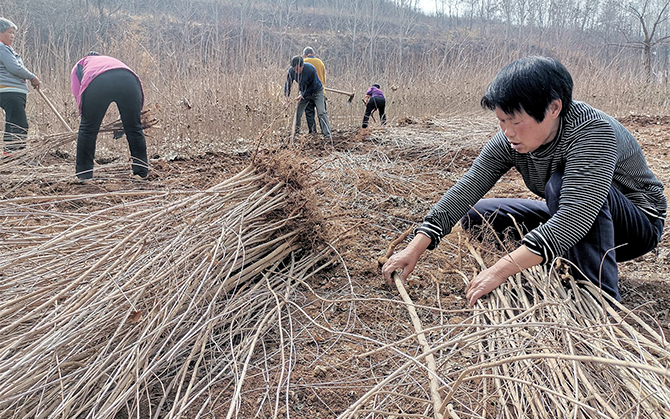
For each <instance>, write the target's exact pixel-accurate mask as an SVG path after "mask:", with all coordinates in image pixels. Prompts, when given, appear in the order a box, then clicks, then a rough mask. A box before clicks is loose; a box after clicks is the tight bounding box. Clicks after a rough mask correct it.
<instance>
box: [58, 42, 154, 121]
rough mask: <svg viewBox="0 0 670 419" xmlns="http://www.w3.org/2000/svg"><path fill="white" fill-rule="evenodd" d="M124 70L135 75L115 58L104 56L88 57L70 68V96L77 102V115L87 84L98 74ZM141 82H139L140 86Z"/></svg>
mask: <svg viewBox="0 0 670 419" xmlns="http://www.w3.org/2000/svg"><path fill="white" fill-rule="evenodd" d="M120 68H122V69H125V70H128V71H130V72H131V73H133V74H135V72H134V71H133V70H131V69H130V67H128V66H127V65H125V64H124V63H122V62H121V61H119V60H117V59H116V58H112V57H107V56H105V55H88V56H86V57H84V58H82V59H81V60H79V62H77V64H75V65H74V67H72V74H71V76H70V79H71V88H72V94H73V95H74V98H75V100H76V101H77V106H78V107H79V114H80V115H81V95H83V94H84V91H85V90H86V88H87V87H88V85H89V84H91V82H92V81H93V79H95V78H96V77H98V76H99V75H100V74H102V73H104V72H105V71H109V70H116V69H120ZM135 77H137V80H138V81H140V78H139V77H138V76H137V74H135ZM141 85H142V82H141V81H140V86H141ZM142 103H144V92H142Z"/></svg>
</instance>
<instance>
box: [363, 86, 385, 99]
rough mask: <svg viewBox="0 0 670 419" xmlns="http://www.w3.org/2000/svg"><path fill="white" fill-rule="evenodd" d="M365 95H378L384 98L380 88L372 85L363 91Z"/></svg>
mask: <svg viewBox="0 0 670 419" xmlns="http://www.w3.org/2000/svg"><path fill="white" fill-rule="evenodd" d="M365 95H366V96H370V97H380V98H382V99H383V98H384V93H382V91H381V90H379V89H378V88H376V87H374V86H372V87H371V88H369V89H368V91H367V92H366V93H365Z"/></svg>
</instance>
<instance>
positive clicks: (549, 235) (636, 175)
mask: <svg viewBox="0 0 670 419" xmlns="http://www.w3.org/2000/svg"><path fill="white" fill-rule="evenodd" d="M572 88H573V82H572V77H571V76H570V73H569V72H568V70H567V69H566V68H565V67H564V66H563V65H562V64H561V63H560V62H558V61H556V60H554V59H551V58H546V57H526V58H522V59H520V60H517V61H514V62H513V63H511V64H508V65H507V66H505V67H504V68H502V69H501V70H500V71H499V72H498V74H497V75H496V77H495V78H494V79H493V81H492V82H491V84H490V85H489V86H488V88H487V90H486V94H485V95H484V97H483V98H482V100H481V104H482V106H483V107H484V108H485V109H490V110H492V111H495V114H496V117H497V118H498V122H499V125H500V131H499V132H498V133H497V134H496V135H495V136H494V137H493V138H492V139H491V140H490V141H489V142H488V143H487V144H486V145H485V146H484V148H483V149H482V151H481V152H480V154H479V156H478V157H477V158H476V159H475V161H474V163H473V164H472V167H471V168H470V170H469V171H468V172H467V173H466V174H465V175H464V176H463V177H462V178H461V179H460V180H459V181H458V182H457V183H456V184H455V185H454V186H453V187H452V188H450V189H449V190H448V191H447V192H446V193H445V194H444V195H443V196H442V198H441V199H440V200H439V202H438V203H437V204H436V205H435V206H434V207H433V208H432V209H431V211H430V212H429V213H428V215H427V216H426V217H425V219H424V221H423V223H422V224H421V226H419V227H418V228H417V229H416V230H415V233H416V234H415V236H414V238H413V239H412V241H411V242H410V243H409V244H408V246H407V247H406V248H405V249H403V250H402V251H400V252H398V253H396V254H395V255H393V256H392V257H390V258H389V260H388V261H387V262H386V264H385V265H384V267H383V268H382V272H383V274H384V277H385V278H386V280H387V281H388V282H389V283H390V281H391V274H392V273H393V272H394V271H396V270H400V271H402V272H401V278H402V279H403V280H406V279H407V277H408V276H409V274H410V273H411V272H412V270H413V269H414V267H415V266H416V263H417V261H418V259H419V257H420V256H421V254H422V253H423V252H424V251H425V250H426V249H429V250H430V249H434V248H435V247H436V246H437V245H438V243H439V241H440V239H441V238H442V237H443V236H444V235H446V234H448V233H449V232H450V231H451V229H452V228H453V227H454V225H456V224H457V223H458V222H459V221H460V222H461V225H462V226H463V228H464V229H475V228H487V227H485V226H484V225H483V224H490V225H491V226H492V227H493V229H494V230H495V231H496V232H497V233H499V234H502V232H503V231H506V230H507V231H513V229H509V228H510V227H514V226H515V220H516V222H517V223H518V224H519V225H520V226H521V227H522V229H523V231H524V233H525V234H523V237H519V238H520V239H521V244H520V246H519V247H518V248H516V249H515V250H513V251H512V252H511V253H509V254H507V255H506V256H504V257H502V258H501V259H499V260H498V261H497V262H496V263H495V264H494V265H493V266H491V267H490V268H488V269H486V270H484V271H482V272H481V273H479V274H478V275H477V276H476V277H475V278H474V279H473V280H472V282H471V283H470V284H469V285H468V287H467V289H466V297H467V299H468V303H469V305H470V306H473V305H474V304H475V302H476V301H477V299H479V298H480V297H482V296H484V295H486V294H488V293H489V292H491V291H492V290H494V289H495V288H497V287H498V286H500V285H501V284H503V283H504V282H505V281H506V280H507V278H508V277H510V276H512V275H515V274H516V273H518V272H520V271H521V270H523V269H526V268H529V267H531V266H535V265H538V264H541V263H549V262H552V261H553V260H554V259H556V258H557V257H565V258H567V259H568V260H569V261H570V262H571V263H572V265H573V266H572V268H571V273H572V275H573V276H575V277H576V278H577V279H583V278H584V277H586V278H587V279H589V280H590V281H592V282H593V283H595V284H596V285H597V286H599V287H600V288H601V289H602V290H603V291H604V292H606V293H608V294H609V295H611V296H612V297H614V298H616V299H617V300H619V299H620V295H619V288H618V280H619V276H618V269H617V262H621V261H626V260H630V259H633V258H636V257H638V256H641V255H643V254H645V253H647V252H649V251H650V250H652V249H654V248H655V247H656V246H657V244H658V242H659V241H660V239H661V234H662V231H663V225H664V220H665V216H666V208H667V202H666V199H665V196H664V194H663V185H662V184H661V182H660V181H659V180H658V179H656V176H654V174H653V173H652V172H651V170H650V169H649V167H648V166H647V162H646V160H645V157H644V155H643V154H642V150H641V148H640V146H639V144H638V143H637V141H636V140H635V138H634V137H633V136H632V135H631V133H630V132H628V131H627V130H626V129H625V128H624V127H623V126H622V125H621V124H620V123H619V122H618V121H617V120H615V119H614V118H612V117H610V116H609V115H607V114H605V113H603V112H602V111H599V110H597V109H594V108H592V107H591V106H589V105H587V104H586V103H583V102H577V101H573V100H572ZM513 167H514V168H516V169H517V170H518V171H519V173H520V174H521V176H522V177H523V180H524V182H525V184H526V186H527V187H528V188H529V189H530V191H532V192H533V193H535V194H536V195H538V196H539V197H540V198H543V200H532V199H512V198H505V199H496V198H492V199H482V198H483V196H484V195H485V194H486V193H487V192H488V191H489V190H490V189H491V188H492V187H493V186H494V185H495V184H496V182H497V181H498V180H499V179H500V178H501V177H502V176H503V175H504V174H505V173H506V172H507V171H509V170H510V169H511V168H513Z"/></svg>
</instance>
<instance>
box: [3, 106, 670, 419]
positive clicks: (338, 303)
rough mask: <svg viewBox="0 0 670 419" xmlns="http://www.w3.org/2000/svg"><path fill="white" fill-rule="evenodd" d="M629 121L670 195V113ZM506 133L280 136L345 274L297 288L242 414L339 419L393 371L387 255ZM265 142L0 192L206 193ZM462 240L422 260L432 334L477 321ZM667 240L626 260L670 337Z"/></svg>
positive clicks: (87, 205) (398, 327) (460, 128)
mask: <svg viewBox="0 0 670 419" xmlns="http://www.w3.org/2000/svg"><path fill="white" fill-rule="evenodd" d="M622 122H623V123H624V125H625V126H626V127H627V128H628V129H629V130H630V131H631V132H632V133H633V134H634V135H635V136H636V138H637V139H638V141H639V142H640V144H641V146H642V148H643V150H644V152H645V154H646V156H647V159H648V163H649V165H650V167H651V168H652V170H653V171H654V172H655V173H656V175H657V177H659V178H660V179H661V181H663V182H664V184H666V185H670V158H669V157H668V150H670V117H665V116H663V117H655V116H636V115H632V116H629V117H626V118H625V119H623V120H622ZM495 129H496V126H495V122H494V121H493V119H492V118H491V115H488V114H487V115H484V116H476V117H473V118H472V119H459V120H456V119H451V120H439V119H436V120H421V121H419V120H411V119H406V120H403V121H398V122H396V123H393V124H391V125H388V126H386V127H380V126H376V125H373V127H372V128H369V129H366V130H360V129H352V130H344V131H339V132H336V133H335V136H334V138H333V140H332V142H331V141H330V140H325V139H323V138H321V137H320V136H302V137H298V138H297V139H296V140H295V142H294V143H292V144H291V143H289V141H288V140H286V139H283V140H282V139H277V140H276V141H277V143H278V145H277V146H273V147H269V146H268V143H264V144H262V147H261V148H262V149H263V148H265V147H269V148H270V149H271V150H274V151H264V152H263V154H264V156H265V157H266V158H267V157H268V156H271V155H272V154H273V153H275V154H276V155H278V156H282V158H287V157H286V156H291V157H290V158H293V159H295V160H294V161H293V164H294V166H295V167H297V168H298V169H296V170H300V171H301V172H302V173H301V175H304V176H307V177H308V178H309V182H310V185H311V190H310V191H306V192H308V193H305V195H304V196H305V197H307V199H309V200H310V202H309V203H308V204H309V205H313V206H314V207H315V208H317V209H318V210H319V211H320V219H318V220H315V237H314V238H310V239H312V240H313V241H314V243H315V245H317V246H325V244H326V243H328V245H329V246H332V248H333V250H334V251H335V254H336V255H337V257H336V259H337V264H335V265H334V266H333V267H331V268H328V269H326V270H324V271H321V272H319V273H317V274H316V275H315V276H313V277H312V278H311V279H310V280H309V281H308V282H307V283H305V284H301V285H299V286H298V291H297V292H296V294H295V295H294V296H293V304H292V305H290V308H289V310H288V312H287V313H286V322H285V323H284V324H283V325H282V326H283V327H282V328H281V329H280V327H279V325H278V327H277V328H275V329H273V331H272V334H271V335H268V336H267V341H266V342H265V344H264V346H263V348H262V349H261V350H259V351H258V365H256V366H254V367H252V370H251V371H250V372H249V374H248V376H247V380H246V384H245V386H244V393H243V399H242V400H243V402H242V406H241V412H242V413H241V414H240V417H249V418H251V417H273V414H274V412H275V411H278V412H280V413H279V415H278V417H296V418H332V417H335V416H337V414H339V413H341V412H343V411H344V410H345V409H346V408H347V407H348V406H350V405H351V404H352V403H353V402H355V401H356V400H357V399H358V398H359V397H361V396H362V395H363V394H364V393H365V392H366V391H367V390H368V389H369V388H370V387H371V386H372V385H374V384H375V383H377V382H379V380H381V379H383V378H384V377H385V375H386V374H388V373H390V372H392V371H394V369H395V368H396V367H397V366H398V362H399V360H398V357H390V356H388V354H387V353H385V352H384V351H379V348H380V346H383V344H384V343H391V342H396V343H397V342H399V341H401V340H402V339H404V338H406V337H407V336H411V335H412V334H413V333H414V332H413V329H412V326H411V323H410V321H409V318H408V316H407V312H406V310H405V308H404V306H403V305H402V304H400V303H399V301H400V300H399V297H398V295H397V291H396V290H395V288H392V287H389V286H388V285H387V284H386V283H385V282H384V281H383V279H382V277H381V275H380V273H379V269H378V266H377V259H378V258H379V257H380V256H383V255H385V254H386V252H387V248H388V245H389V243H390V242H391V241H392V240H394V239H395V238H397V237H399V236H400V235H401V234H402V232H403V231H405V230H406V229H408V228H410V227H412V226H413V225H415V224H416V223H419V222H420V221H421V219H422V217H423V216H424V215H425V214H426V213H427V211H428V210H429V208H430V206H431V205H432V204H433V203H435V202H436V201H437V200H438V199H439V197H440V196H441V195H442V193H443V192H444V191H445V190H446V189H447V188H449V187H450V186H451V185H453V183H454V182H455V181H456V180H457V179H458V178H459V177H460V175H462V174H463V173H464V172H465V171H466V170H467V168H468V167H469V166H470V164H471V163H472V161H473V159H474V158H475V157H476V155H477V153H478V151H479V149H480V148H481V146H482V144H483V143H484V141H485V140H486V139H487V138H488V137H489V136H490V135H491V134H493V133H494V132H495ZM150 135H151V134H150ZM121 141H123V140H121ZM263 141H264V142H270V141H271V140H268V139H263ZM256 146H257V144H255V143H253V142H249V143H248V144H247V145H246V147H242V149H241V150H236V151H233V152H231V151H228V152H226V151H222V152H217V153H206V154H203V155H196V156H193V155H191V156H186V157H170V158H166V156H160V155H155V156H154V157H155V158H154V159H153V160H152V161H151V165H152V170H151V174H150V176H149V178H148V180H139V179H135V178H132V177H131V176H129V175H113V176H108V177H101V178H100V179H94V180H92V181H89V182H85V183H82V182H78V181H76V180H75V179H74V176H72V175H66V174H67V173H70V174H71V173H72V171H73V165H72V162H71V157H67V158H62V157H63V156H59V155H58V154H52V155H50V156H49V157H48V159H47V160H45V161H44V162H43V163H42V164H43V165H45V166H48V167H50V169H49V170H60V171H61V172H62V173H63V176H62V178H61V180H58V181H44V180H35V181H32V182H25V181H18V180H16V179H15V178H14V177H12V175H11V173H7V172H6V171H5V172H3V173H2V176H4V177H5V178H6V181H4V182H2V184H0V195H2V196H3V198H4V199H9V198H12V197H17V196H30V195H33V196H54V197H57V196H64V195H79V194H91V193H98V192H106V191H107V192H108V191H118V190H125V189H128V190H132V189H162V188H165V189H169V188H183V189H206V188H207V187H209V186H212V185H214V184H216V183H217V182H218V181H220V180H222V179H225V178H227V177H229V176H230V175H231V174H233V173H235V172H237V171H239V170H240V169H241V168H243V167H245V166H246V165H248V164H249V163H250V162H251V159H252V157H253V156H254V154H255V148H256ZM54 168H55V169H54ZM494 195H495V196H521V197H529V196H530V194H529V193H528V191H527V190H526V189H525V188H524V186H523V183H522V181H521V179H520V178H519V177H518V176H517V175H516V174H514V173H511V174H509V175H507V176H506V177H505V178H504V179H503V180H501V182H499V184H498V186H497V187H496V188H495V189H494V190H493V191H491V196H494ZM63 205H69V206H71V207H72V208H70V210H76V211H87V210H94V209H95V206H96V205H97V204H96V201H95V200H91V199H89V200H85V201H81V202H74V201H72V202H71V203H69V204H63ZM462 239H463V238H462V237H459V235H458V234H457V233H454V234H452V235H450V236H448V237H447V238H445V240H444V241H443V242H442V243H441V244H440V246H439V247H438V249H436V250H435V251H432V252H428V253H427V254H425V255H424V257H423V258H422V259H421V260H420V261H419V264H418V266H417V268H416V269H415V271H414V274H413V275H412V277H411V279H410V281H409V284H408V291H409V293H410V296H411V298H412V300H413V301H414V303H415V304H417V305H418V306H419V307H420V311H419V315H420V316H421V320H422V322H423V325H424V328H426V327H430V326H431V325H436V324H444V323H445V322H452V323H453V322H458V321H459V317H460V314H459V313H460V312H461V311H462V312H463V313H464V312H466V311H467V304H466V302H465V299H464V289H465V282H464V280H463V278H462V276H460V275H458V274H456V273H455V271H457V270H459V271H463V272H468V273H470V274H472V273H473V272H474V271H475V267H476V264H475V263H474V262H473V261H472V260H471V258H470V256H469V255H468V254H467V253H466V252H465V251H464V250H463V248H462V246H461V240H462ZM669 240H670V239H669V238H668V235H667V233H666V234H664V236H663V240H662V243H661V244H660V246H659V247H658V248H657V249H656V250H654V251H652V252H650V253H649V254H647V255H645V256H643V257H641V258H639V259H637V260H634V261H631V262H626V263H622V264H620V286H621V293H622V296H623V301H622V303H623V304H624V305H626V306H627V307H628V308H631V309H635V311H636V313H638V314H639V315H640V316H642V317H643V318H645V319H646V320H647V321H648V323H649V324H650V325H651V326H652V327H653V328H654V329H657V330H661V331H662V332H663V333H665V334H666V335H667V334H668V332H670V324H669V322H670V312H669V310H670V287H668V285H669V281H670V272H669V271H670V263H669V262H670V247H669V246H668V245H669ZM402 246H403V245H402V244H401V245H400V246H399V248H401V247H402ZM483 251H486V249H483ZM422 306H423V307H425V309H422V308H421V307H422ZM396 347H402V348H404V349H405V350H406V351H407V353H408V354H410V355H411V354H417V353H418V352H419V348H418V347H417V345H416V343H415V342H414V340H413V339H408V340H407V341H406V342H404V343H401V344H398V345H397V346H396ZM373 350H375V351H374V352H372V353H371V354H370V355H368V356H360V355H361V354H364V353H366V352H367V351H373ZM268 366H270V367H269V368H268ZM230 394H231V386H230V385H226V386H221V387H217V388H214V389H213V390H212V392H211V393H210V396H211V397H212V398H214V399H217V400H219V404H218V406H219V409H217V410H215V411H213V412H211V417H225V416H226V412H227V411H228V397H229V396H230ZM401 411H402V406H400V407H399V413H400V412H401ZM194 415H195V412H194Z"/></svg>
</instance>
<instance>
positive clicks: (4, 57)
mask: <svg viewBox="0 0 670 419" xmlns="http://www.w3.org/2000/svg"><path fill="white" fill-rule="evenodd" d="M17 29H18V28H17V26H16V25H15V24H14V23H13V22H12V21H10V20H8V19H5V18H0V107H1V108H2V109H4V111H5V134H4V136H3V143H4V147H3V154H8V153H11V152H12V151H15V150H19V149H22V148H24V147H25V142H26V137H27V135H28V118H27V117H26V96H27V95H28V86H27V85H26V80H30V84H31V85H32V86H33V87H34V88H39V86H40V79H38V78H37V76H35V75H34V74H33V73H31V72H30V71H28V69H27V68H26V67H25V66H24V65H23V61H22V60H21V57H20V56H19V54H17V53H16V51H14V49H13V48H12V44H13V43H14V36H15V33H16V30H17Z"/></svg>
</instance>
